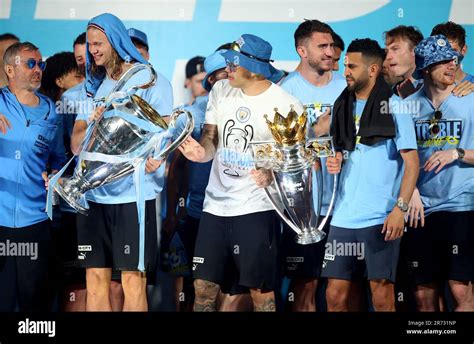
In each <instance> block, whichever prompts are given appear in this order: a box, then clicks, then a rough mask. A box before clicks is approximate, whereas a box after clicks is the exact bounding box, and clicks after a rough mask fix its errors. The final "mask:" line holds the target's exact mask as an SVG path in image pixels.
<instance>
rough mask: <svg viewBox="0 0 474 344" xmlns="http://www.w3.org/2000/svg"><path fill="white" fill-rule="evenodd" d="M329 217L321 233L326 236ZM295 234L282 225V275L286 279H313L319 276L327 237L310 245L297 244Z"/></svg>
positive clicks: (329, 221)
mask: <svg viewBox="0 0 474 344" xmlns="http://www.w3.org/2000/svg"><path fill="white" fill-rule="evenodd" d="M330 223H331V216H330V217H329V218H328V220H327V222H326V224H325V225H324V227H323V231H324V232H325V233H326V234H328V232H329V224H330ZM296 236H297V234H296V232H295V231H294V230H292V229H291V228H290V227H288V226H287V225H286V224H284V225H283V235H282V245H281V250H282V258H283V274H284V275H285V276H286V277H288V278H315V279H318V278H319V277H320V275H321V266H322V264H323V258H324V247H325V245H326V241H327V235H326V236H325V237H324V239H323V240H321V241H320V242H317V243H315V244H311V245H301V244H298V243H297V242H296V241H295V239H296Z"/></svg>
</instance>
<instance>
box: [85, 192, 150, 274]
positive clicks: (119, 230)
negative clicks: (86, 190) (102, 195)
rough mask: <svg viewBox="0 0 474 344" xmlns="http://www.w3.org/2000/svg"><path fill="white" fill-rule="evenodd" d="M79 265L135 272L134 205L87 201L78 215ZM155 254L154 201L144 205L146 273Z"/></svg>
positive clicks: (137, 232) (136, 235) (135, 216)
mask: <svg viewBox="0 0 474 344" xmlns="http://www.w3.org/2000/svg"><path fill="white" fill-rule="evenodd" d="M77 234H78V238H77V244H78V261H79V266H81V267H84V268H113V269H115V270H120V271H138V259H139V224H138V215H137V205H136V203H125V204H99V203H94V202H89V211H88V215H87V216H84V215H81V214H77ZM157 251H158V242H157V224H156V206H155V200H154V199H153V200H149V201H146V203H145V270H147V271H150V270H154V268H155V264H156V258H157V257H156V255H157Z"/></svg>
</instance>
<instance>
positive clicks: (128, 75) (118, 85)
mask: <svg viewBox="0 0 474 344" xmlns="http://www.w3.org/2000/svg"><path fill="white" fill-rule="evenodd" d="M144 69H147V70H148V72H149V73H150V80H148V82H146V83H144V84H141V85H135V86H132V87H130V88H129V89H128V90H127V91H126V93H127V94H132V93H134V92H135V91H137V90H139V89H146V88H149V87H151V86H153V85H154V84H155V82H156V79H157V75H156V71H155V70H154V69H153V67H152V66H151V65H150V64H143V63H138V64H134V65H133V66H132V67H131V68H130V69H129V70H127V71H126V72H125V73H124V74H123V75H122V76H121V77H120V79H119V81H117V83H116V84H115V86H114V88H113V89H112V91H111V92H110V94H112V93H114V92H118V91H120V90H121V89H122V88H123V87H124V85H125V84H126V83H127V82H128V80H130V78H131V77H132V76H134V75H135V74H137V73H138V72H139V71H141V70H144Z"/></svg>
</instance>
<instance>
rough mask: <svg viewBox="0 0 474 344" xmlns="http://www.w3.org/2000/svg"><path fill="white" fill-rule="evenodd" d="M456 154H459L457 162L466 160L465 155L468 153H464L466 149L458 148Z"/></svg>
mask: <svg viewBox="0 0 474 344" xmlns="http://www.w3.org/2000/svg"><path fill="white" fill-rule="evenodd" d="M456 152H458V157H457V160H462V159H464V155H465V154H466V152H465V151H464V149H462V148H456Z"/></svg>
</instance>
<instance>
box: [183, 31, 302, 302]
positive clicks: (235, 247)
mask: <svg viewBox="0 0 474 344" xmlns="http://www.w3.org/2000/svg"><path fill="white" fill-rule="evenodd" d="M271 52H272V46H271V45H270V44H269V43H268V42H266V41H265V40H263V39H261V38H260V37H257V36H254V35H250V34H245V35H242V37H240V38H239V40H237V41H236V42H234V44H232V47H231V50H228V51H226V52H223V53H222V55H223V56H224V58H225V59H226V61H227V73H228V80H221V81H218V82H217V83H216V84H215V85H214V87H213V88H212V90H211V93H210V95H209V102H208V105H207V110H206V119H205V122H204V123H205V125H204V131H203V133H202V136H201V140H200V143H198V142H197V141H196V140H194V139H193V138H189V139H188V140H187V141H185V143H184V144H183V145H182V146H181V147H180V151H181V152H182V153H183V155H184V156H185V157H186V158H188V159H189V160H191V161H195V162H203V163H204V162H208V161H210V160H212V159H214V160H213V162H212V167H211V174H210V178H209V183H208V185H207V188H206V195H205V199H204V208H203V214H202V217H201V222H200V225H199V231H198V236H197V241H196V247H195V252H194V258H193V271H194V278H195V281H194V287H195V291H196V299H195V302H194V310H195V311H215V310H216V298H217V295H218V293H219V290H220V289H221V288H225V287H226V286H225V282H226V281H227V280H228V279H229V277H230V278H232V277H233V278H234V279H237V283H238V284H239V285H241V286H243V287H247V288H250V295H251V297H252V300H253V304H254V309H255V310H256V311H275V294H274V290H275V288H276V286H277V270H278V259H277V253H278V252H277V246H278V241H279V240H278V239H279V234H280V221H279V220H278V219H277V218H276V215H275V212H274V210H273V207H272V205H271V204H270V202H269V201H268V199H267V197H266V195H265V192H264V190H263V189H262V188H260V187H263V186H266V185H268V184H270V180H271V174H270V173H269V171H265V170H258V171H257V170H254V165H253V163H252V158H251V155H250V152H249V151H248V148H249V143H250V142H251V141H264V140H271V139H272V136H271V132H270V130H269V129H268V127H267V125H266V123H265V118H264V115H265V114H268V115H269V119H272V118H273V114H274V108H278V112H279V113H281V114H283V115H284V116H286V115H287V114H288V112H289V111H290V105H292V104H293V105H294V110H295V111H296V112H297V113H298V114H301V113H302V112H303V108H302V105H301V103H300V102H299V101H298V100H297V99H296V98H294V97H292V96H290V95H289V94H287V93H286V92H285V91H284V90H283V89H281V88H280V87H279V86H277V85H275V84H273V83H272V82H271V81H269V79H273V80H276V79H278V78H279V77H281V74H282V73H281V72H279V71H277V70H276V69H275V68H273V66H272V65H271V64H270V62H271V60H270V57H271Z"/></svg>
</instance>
